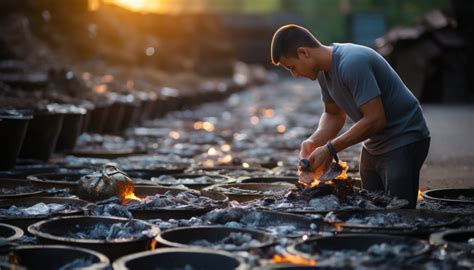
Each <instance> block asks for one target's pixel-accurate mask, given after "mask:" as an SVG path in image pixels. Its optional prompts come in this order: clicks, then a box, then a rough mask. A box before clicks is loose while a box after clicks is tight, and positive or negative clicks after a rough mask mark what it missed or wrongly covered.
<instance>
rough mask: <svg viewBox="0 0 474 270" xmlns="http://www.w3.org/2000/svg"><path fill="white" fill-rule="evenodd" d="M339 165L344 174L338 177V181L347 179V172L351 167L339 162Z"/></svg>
mask: <svg viewBox="0 0 474 270" xmlns="http://www.w3.org/2000/svg"><path fill="white" fill-rule="evenodd" d="M339 165H340V166H341V167H342V173H341V174H339V175H338V176H336V179H347V171H348V170H349V165H348V164H347V162H344V161H342V160H339Z"/></svg>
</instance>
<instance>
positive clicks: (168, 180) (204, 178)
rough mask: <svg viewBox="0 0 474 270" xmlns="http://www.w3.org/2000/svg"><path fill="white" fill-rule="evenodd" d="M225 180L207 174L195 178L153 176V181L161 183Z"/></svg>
mask: <svg viewBox="0 0 474 270" xmlns="http://www.w3.org/2000/svg"><path fill="white" fill-rule="evenodd" d="M224 181H225V179H224V178H216V177H211V176H207V175H203V176H199V177H194V178H175V177H173V176H172V175H161V176H160V177H152V178H151V182H153V183H156V184H159V185H189V184H216V183H220V182H224Z"/></svg>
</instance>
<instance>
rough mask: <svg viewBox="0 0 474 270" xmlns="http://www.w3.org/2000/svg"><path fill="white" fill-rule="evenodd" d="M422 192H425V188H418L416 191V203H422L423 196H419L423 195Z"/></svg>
mask: <svg viewBox="0 0 474 270" xmlns="http://www.w3.org/2000/svg"><path fill="white" fill-rule="evenodd" d="M424 191H426V188H423V187H420V188H419V189H418V197H417V200H418V201H422V200H423V195H421V193H423V192H424Z"/></svg>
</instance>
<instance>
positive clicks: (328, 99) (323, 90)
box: [318, 75, 334, 103]
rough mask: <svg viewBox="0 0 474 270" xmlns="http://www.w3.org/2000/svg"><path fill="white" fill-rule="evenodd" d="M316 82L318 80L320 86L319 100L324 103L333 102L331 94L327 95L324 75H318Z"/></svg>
mask: <svg viewBox="0 0 474 270" xmlns="http://www.w3.org/2000/svg"><path fill="white" fill-rule="evenodd" d="M318 82H319V85H320V86H321V100H322V101H323V102H324V103H334V100H333V99H332V97H331V95H329V90H328V86H327V84H326V80H325V78H324V76H322V75H319V76H318Z"/></svg>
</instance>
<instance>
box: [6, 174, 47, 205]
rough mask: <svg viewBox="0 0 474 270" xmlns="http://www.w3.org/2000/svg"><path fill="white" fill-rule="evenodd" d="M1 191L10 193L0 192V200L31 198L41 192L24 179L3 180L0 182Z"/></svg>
mask: <svg viewBox="0 0 474 270" xmlns="http://www.w3.org/2000/svg"><path fill="white" fill-rule="evenodd" d="M2 189H6V190H7V191H10V192H5V190H3V191H2V192H0V200H3V199H10V198H18V197H31V196H35V195H39V194H41V193H42V191H41V190H39V189H38V188H36V187H35V186H34V185H33V183H31V181H29V180H26V179H9V178H4V179H2V180H0V190H2Z"/></svg>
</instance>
